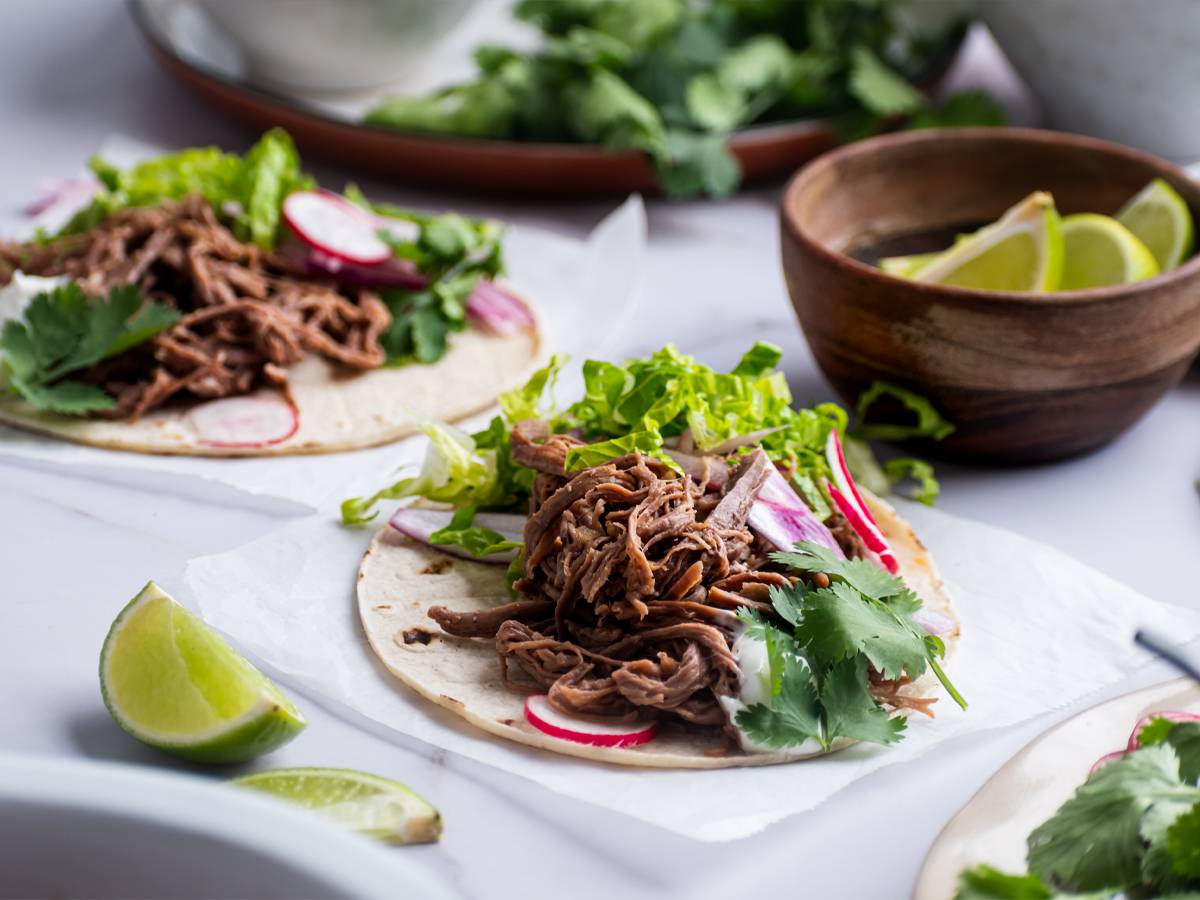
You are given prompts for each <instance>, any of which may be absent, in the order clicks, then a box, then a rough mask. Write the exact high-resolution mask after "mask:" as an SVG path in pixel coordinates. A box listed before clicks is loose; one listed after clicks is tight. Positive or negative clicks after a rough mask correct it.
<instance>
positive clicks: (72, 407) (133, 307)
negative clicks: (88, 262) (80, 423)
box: [0, 282, 179, 415]
mask: <svg viewBox="0 0 1200 900" xmlns="http://www.w3.org/2000/svg"><path fill="white" fill-rule="evenodd" d="M178 320H179V313H178V312H177V311H176V310H174V309H171V308H170V307H168V306H164V305H162V304H160V303H154V302H146V301H143V300H142V297H141V295H140V294H139V293H138V290H137V288H136V287H134V286H132V285H124V286H121V287H116V288H113V290H112V291H110V292H109V294H108V296H107V297H99V298H96V299H91V298H89V297H88V296H87V295H86V294H84V292H83V290H82V289H81V288H80V287H79V285H77V284H75V283H74V282H68V283H67V284H65V285H62V286H60V287H57V288H55V289H54V290H52V291H48V292H45V293H42V294H38V295H37V296H36V297H34V298H33V300H32V301H30V303H29V306H28V308H27V309H26V310H25V314H24V317H23V320H21V321H18V320H10V321H8V322H6V323H5V324H4V331H3V333H0V353H2V354H3V357H2V366H3V371H4V373H5V375H6V376H7V380H8V383H9V385H10V386H11V388H12V389H13V390H15V391H16V392H17V393H18V394H20V395H21V396H22V397H24V398H25V399H26V400H27V401H28V402H29V403H30V404H31V405H33V406H34V407H36V408H37V409H42V410H47V411H49V412H56V413H63V414H66V415H84V414H86V413H89V412H98V411H102V410H106V409H112V408H113V406H115V405H116V400H115V399H114V398H113V397H112V396H110V395H109V394H107V393H105V392H104V391H103V390H101V389H100V388H99V387H97V386H95V385H93V384H88V383H86V382H83V381H79V380H76V379H72V378H69V377H68V376H70V375H72V374H74V373H77V372H81V371H83V370H85V369H88V368H90V367H91V366H94V365H95V364H96V363H98V362H100V361H102V360H105V359H108V358H110V357H113V356H116V355H117V354H119V353H123V352H124V351H126V350H128V349H130V348H131V347H134V346H136V345H138V344H141V343H143V342H145V341H148V340H150V338H152V337H154V336H155V335H156V334H159V333H160V332H162V331H165V330H166V329H168V328H170V327H171V326H172V325H174V324H175V323H176V322H177V321H178Z"/></svg>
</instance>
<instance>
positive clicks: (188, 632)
mask: <svg viewBox="0 0 1200 900" xmlns="http://www.w3.org/2000/svg"><path fill="white" fill-rule="evenodd" d="M100 690H101V693H102V694H103V696H104V703H105V705H106V706H107V707H108V711H109V712H110V713H111V714H112V717H113V718H114V719H115V720H116V722H117V724H118V725H120V726H121V727H122V728H123V729H125V731H127V732H128V733H129V734H131V735H132V736H133V737H135V738H137V739H138V740H140V741H142V742H144V743H146V744H149V745H150V746H152V747H157V748H159V749H160V750H164V751H166V752H168V753H171V754H174V755H175V756H180V757H183V758H185V759H191V760H195V761H197V762H211V763H232V762H244V761H246V760H250V759H254V758H255V757H258V756H261V755H263V754H264V753H269V752H270V751H272V750H275V749H276V748H278V747H280V746H282V745H283V744H286V743H287V742H288V741H290V740H291V739H292V738H293V737H295V736H296V735H297V734H299V733H300V731H301V730H302V729H303V728H304V726H305V724H306V723H305V721H304V717H303V716H301V715H300V712H299V711H298V710H297V709H296V708H295V707H294V706H293V705H292V703H291V702H290V701H289V700H288V699H287V698H286V697H285V696H284V695H283V693H282V692H281V691H280V690H279V689H278V688H277V687H275V685H274V684H272V683H271V681H270V680H269V679H268V678H267V677H266V676H265V675H263V674H262V673H261V672H259V671H258V670H257V669H255V668H254V666H252V665H251V664H250V663H249V662H248V661H247V660H246V659H245V658H244V657H243V656H241V654H239V653H238V652H237V651H236V650H234V649H233V648H232V647H231V646H229V644H228V643H227V642H226V641H225V640H224V639H223V638H222V637H221V636H220V635H218V634H217V633H216V632H215V631H213V630H212V629H211V628H209V627H208V626H207V625H205V624H204V622H203V621H202V620H201V619H200V618H199V617H197V616H196V615H194V614H193V613H191V612H189V611H188V610H187V609H185V608H184V607H183V606H180V605H179V604H178V603H176V602H175V601H174V600H172V599H171V598H170V597H169V596H168V595H167V594H166V593H165V592H163V590H162V589H161V588H159V587H158V585H156V584H155V583H154V582H150V583H149V584H147V585H146V587H145V588H143V589H142V592H141V593H140V594H138V595H137V596H136V597H134V598H133V600H131V601H130V602H129V605H127V606H126V607H125V608H124V609H123V610H121V613H120V614H119V615H118V616H117V618H116V621H114V622H113V624H112V627H111V628H110V629H109V632H108V637H107V638H105V640H104V647H103V649H102V650H101V651H100Z"/></svg>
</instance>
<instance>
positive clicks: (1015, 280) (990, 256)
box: [911, 191, 1063, 292]
mask: <svg viewBox="0 0 1200 900" xmlns="http://www.w3.org/2000/svg"><path fill="white" fill-rule="evenodd" d="M1062 268H1063V245H1062V223H1061V220H1060V219H1059V215H1058V212H1057V210H1056V209H1055V208H1054V198H1053V197H1052V196H1051V195H1050V194H1048V193H1046V192H1045V191H1035V192H1034V193H1032V194H1030V195H1029V196H1028V197H1026V198H1025V199H1024V200H1022V201H1021V202H1020V203H1018V204H1016V205H1015V206H1013V207H1012V208H1011V209H1009V210H1008V211H1007V212H1006V213H1005V214H1004V215H1003V216H1001V218H1000V219H999V220H998V221H997V222H995V223H993V224H992V225H988V226H987V227H985V228H981V229H980V230H979V231H977V232H975V233H974V234H972V235H971V236H970V237H969V238H967V239H965V240H963V241H960V242H959V243H957V244H955V245H954V246H953V247H951V248H950V249H949V250H946V251H944V252H942V253H941V254H939V256H938V257H937V258H936V259H934V260H932V261H931V262H929V263H927V264H926V265H924V266H923V267H921V268H920V269H919V270H918V271H917V272H916V273H915V274H914V275H913V276H911V277H912V278H913V280H914V281H919V282H924V283H932V284H944V285H948V286H951V287H962V288H975V289H982V290H1004V291H1026V292H1027V291H1053V290H1055V289H1057V288H1058V284H1059V281H1060V279H1061V277H1062Z"/></svg>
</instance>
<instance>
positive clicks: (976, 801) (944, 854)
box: [913, 678, 1200, 900]
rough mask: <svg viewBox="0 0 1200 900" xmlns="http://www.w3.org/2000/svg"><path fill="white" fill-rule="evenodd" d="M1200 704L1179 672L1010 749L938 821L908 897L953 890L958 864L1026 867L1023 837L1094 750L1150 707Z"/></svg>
mask: <svg viewBox="0 0 1200 900" xmlns="http://www.w3.org/2000/svg"><path fill="white" fill-rule="evenodd" d="M1166 710H1182V711H1185V712H1193V713H1194V712H1200V686H1197V685H1196V684H1195V682H1193V681H1191V680H1190V679H1187V678H1180V679H1176V680H1174V681H1168V682H1166V683H1164V684H1158V685H1155V686H1153V687H1148V688H1145V689H1143V690H1140V691H1135V692H1134V693H1132V694H1126V695H1125V696H1124V697H1117V698H1116V699H1114V700H1109V701H1108V702H1107V703H1101V704H1099V705H1098V706H1093V707H1092V708H1091V709H1089V710H1085V711H1084V712H1081V713H1080V714H1079V715H1077V716H1074V717H1073V718H1070V719H1067V720H1066V721H1065V722H1062V723H1060V724H1059V725H1056V726H1055V727H1054V728H1051V729H1050V730H1049V731H1047V732H1046V733H1045V734H1043V735H1042V736H1041V737H1039V738H1037V739H1036V740H1034V741H1033V742H1032V743H1030V744H1029V745H1028V746H1027V747H1025V749H1023V750H1022V751H1021V752H1020V753H1018V754H1017V755H1016V756H1014V757H1013V758H1012V759H1011V760H1010V761H1009V762H1008V763H1007V764H1005V765H1004V767H1003V768H1001V769H1000V771H998V772H997V773H996V774H995V775H993V776H992V778H991V780H990V781H988V782H987V784H985V785H984V786H983V787H982V788H980V789H979V792H978V793H977V794H976V795H975V796H974V797H972V798H971V800H970V801H969V802H968V803H967V805H966V806H964V807H963V808H962V809H961V810H959V812H958V814H957V815H955V817H954V818H953V819H951V820H950V822H949V823H948V824H947V825H946V827H945V828H944V829H942V833H941V834H939V835H938V837H937V840H936V841H934V843H933V846H932V847H931V848H930V849H929V854H928V855H927V856H926V857H925V865H924V866H923V867H922V869H921V874H920V875H919V876H918V878H917V887H916V890H915V891H914V892H913V897H914V900H946V898H947V897H952V896H954V889H955V885H956V883H957V881H958V874H959V873H960V872H961V871H963V869H968V868H971V867H972V866H977V865H979V864H980V863H987V864H988V865H992V866H995V867H996V868H998V869H1002V870H1003V871H1006V872H1012V873H1021V872H1024V871H1025V839H1026V837H1028V836H1029V833H1030V832H1031V831H1033V829H1035V828H1036V827H1037V826H1038V825H1041V824H1042V822H1044V821H1046V820H1047V819H1049V818H1050V817H1051V816H1052V815H1054V813H1055V811H1056V810H1057V809H1058V808H1059V807H1060V806H1062V805H1063V803H1065V802H1066V801H1067V799H1068V798H1069V797H1070V796H1071V795H1072V794H1074V793H1075V789H1076V788H1077V787H1079V785H1081V784H1083V782H1084V781H1085V780H1086V778H1087V775H1088V771H1089V770H1090V769H1091V767H1092V765H1093V764H1094V763H1095V762H1096V760H1098V759H1099V758H1100V757H1101V756H1104V755H1105V754H1106V753H1111V752H1112V751H1114V750H1121V749H1123V748H1124V747H1125V744H1126V741H1128V740H1129V733H1130V732H1131V731H1133V728H1134V725H1136V724H1137V721H1138V720H1139V719H1140V718H1141V717H1142V716H1145V715H1148V714H1150V713H1152V712H1163V711H1166Z"/></svg>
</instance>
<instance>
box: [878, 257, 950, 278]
mask: <svg viewBox="0 0 1200 900" xmlns="http://www.w3.org/2000/svg"><path fill="white" fill-rule="evenodd" d="M941 255H942V254H940V253H914V254H912V255H911V256H885V257H884V258H883V259H881V260H879V268H880V269H882V270H883V271H884V272H887V273H888V274H889V275H895V276H896V277H897V278H912V277H913V276H914V275H916V274H917V273H918V272H919V271H921V267H922V266H924V265H925V264H926V263H930V262H932V261H933V260H935V259H937V258H938V257H939V256H941Z"/></svg>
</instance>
